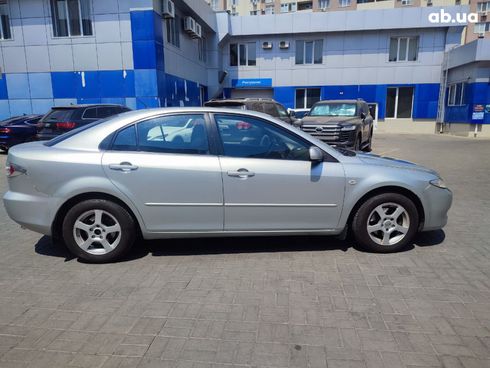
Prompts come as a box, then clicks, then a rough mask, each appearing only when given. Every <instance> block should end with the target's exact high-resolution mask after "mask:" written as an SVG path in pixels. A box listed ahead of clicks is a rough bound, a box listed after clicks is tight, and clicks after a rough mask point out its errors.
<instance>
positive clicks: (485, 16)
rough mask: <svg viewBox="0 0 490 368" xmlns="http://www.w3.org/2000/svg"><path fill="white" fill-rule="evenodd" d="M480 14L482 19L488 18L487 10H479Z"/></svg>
mask: <svg viewBox="0 0 490 368" xmlns="http://www.w3.org/2000/svg"><path fill="white" fill-rule="evenodd" d="M478 15H479V16H480V19H481V20H485V19H487V13H486V12H478Z"/></svg>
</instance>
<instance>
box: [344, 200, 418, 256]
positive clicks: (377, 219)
mask: <svg viewBox="0 0 490 368" xmlns="http://www.w3.org/2000/svg"><path fill="white" fill-rule="evenodd" d="M418 225H419V216H418V212H417V208H416V207H415V204H414V203H413V202H412V200H410V199H409V198H407V197H406V196H404V195H401V194H398V193H385V194H380V195H377V196H374V197H372V198H370V199H368V200H367V201H366V202H364V203H363V204H362V205H361V206H360V207H359V209H358V210H357V212H356V214H355V216H354V219H353V221H352V231H353V233H354V237H355V239H356V241H357V243H358V244H360V245H361V246H362V247H363V248H365V249H366V250H369V251H373V252H380V253H389V252H397V251H399V250H402V249H403V248H405V247H406V246H407V245H408V244H409V243H410V242H411V241H412V240H413V238H414V236H415V234H416V233H417V228H418Z"/></svg>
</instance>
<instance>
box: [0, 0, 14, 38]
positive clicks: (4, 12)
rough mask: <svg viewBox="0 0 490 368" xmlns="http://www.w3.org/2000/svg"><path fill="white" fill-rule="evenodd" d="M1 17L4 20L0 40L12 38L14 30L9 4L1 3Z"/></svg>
mask: <svg viewBox="0 0 490 368" xmlns="http://www.w3.org/2000/svg"><path fill="white" fill-rule="evenodd" d="M0 17H1V21H2V24H1V27H0V40H9V39H11V38H12V32H11V31H10V17H9V6H8V4H1V5H0Z"/></svg>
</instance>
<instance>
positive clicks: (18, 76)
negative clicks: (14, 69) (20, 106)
mask: <svg viewBox="0 0 490 368" xmlns="http://www.w3.org/2000/svg"><path fill="white" fill-rule="evenodd" d="M5 79H6V80H7V89H8V95H9V98H20V99H28V98H31V94H30V92H29V78H28V77H27V73H13V74H5Z"/></svg>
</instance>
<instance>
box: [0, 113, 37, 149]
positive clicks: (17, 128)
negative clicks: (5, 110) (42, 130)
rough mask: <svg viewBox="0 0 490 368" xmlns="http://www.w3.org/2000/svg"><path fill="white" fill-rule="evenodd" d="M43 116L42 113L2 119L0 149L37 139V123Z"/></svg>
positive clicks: (0, 123) (0, 124)
mask: <svg viewBox="0 0 490 368" xmlns="http://www.w3.org/2000/svg"><path fill="white" fill-rule="evenodd" d="M42 117H43V116H42V115H23V116H15V117H12V118H9V119H5V120H3V121H0V149H2V150H3V151H8V149H9V148H10V147H12V146H15V145H16V144H20V143H25V142H30V141H33V140H35V138H36V134H37V127H36V124H37V123H38V122H39V120H40V119H41V118H42Z"/></svg>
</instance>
